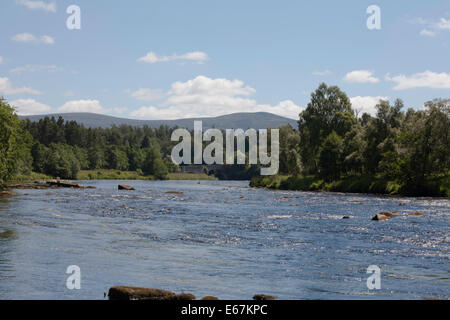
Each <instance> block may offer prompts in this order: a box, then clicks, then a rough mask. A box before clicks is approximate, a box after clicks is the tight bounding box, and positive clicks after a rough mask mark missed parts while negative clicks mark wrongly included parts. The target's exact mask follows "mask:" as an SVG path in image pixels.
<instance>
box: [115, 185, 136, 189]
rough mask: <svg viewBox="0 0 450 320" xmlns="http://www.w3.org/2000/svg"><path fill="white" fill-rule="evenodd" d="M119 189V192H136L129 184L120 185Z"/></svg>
mask: <svg viewBox="0 0 450 320" xmlns="http://www.w3.org/2000/svg"><path fill="white" fill-rule="evenodd" d="M118 189H119V190H136V189H134V188H133V187H132V186H129V185H127V184H119V186H118Z"/></svg>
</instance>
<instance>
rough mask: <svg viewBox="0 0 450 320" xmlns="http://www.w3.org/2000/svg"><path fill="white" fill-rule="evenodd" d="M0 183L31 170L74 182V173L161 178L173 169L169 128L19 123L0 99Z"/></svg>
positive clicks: (60, 120)
mask: <svg viewBox="0 0 450 320" xmlns="http://www.w3.org/2000/svg"><path fill="white" fill-rule="evenodd" d="M0 124H1V126H0V183H1V184H5V183H6V182H7V181H8V180H10V179H11V178H12V177H13V176H14V175H18V174H22V175H27V174H30V173H31V172H32V171H33V172H37V173H44V174H47V175H50V176H53V177H60V178H64V179H76V177H77V173H78V171H79V170H95V169H115V170H121V171H137V172H138V173H139V174H141V175H152V176H154V177H155V178H157V179H164V178H166V176H167V174H168V172H174V171H176V170H177V169H178V168H177V166H175V165H174V164H173V163H172V161H171V159H170V152H171V148H172V145H173V143H172V142H171V141H170V136H171V133H172V129H170V128H168V127H167V126H161V127H159V128H155V129H153V128H150V127H147V126H144V127H131V126H126V125H123V126H120V127H117V126H113V127H112V128H106V129H105V128H85V127H84V126H83V125H80V124H78V123H76V122H75V121H64V119H63V118H61V117H59V118H58V119H55V118H54V117H45V118H43V119H41V120H39V121H38V122H32V121H30V120H28V119H25V120H19V119H18V117H17V115H16V114H15V113H14V109H13V108H12V107H11V106H9V105H8V104H7V102H6V100H5V99H3V98H1V99H0Z"/></svg>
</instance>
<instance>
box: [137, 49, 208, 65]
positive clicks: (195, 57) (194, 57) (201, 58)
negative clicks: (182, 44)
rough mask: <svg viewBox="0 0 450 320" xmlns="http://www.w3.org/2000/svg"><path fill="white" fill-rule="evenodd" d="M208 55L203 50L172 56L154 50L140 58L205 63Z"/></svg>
mask: <svg viewBox="0 0 450 320" xmlns="http://www.w3.org/2000/svg"><path fill="white" fill-rule="evenodd" d="M208 59H209V58H208V55H207V54H206V53H204V52H201V51H194V52H188V53H185V54H182V55H177V54H173V55H171V56H158V55H157V54H156V53H154V52H149V53H147V54H146V55H145V56H143V57H141V58H139V59H138V61H140V62H146V63H157V62H168V61H173V60H188V61H194V62H197V63H204V62H205V61H206V60H208Z"/></svg>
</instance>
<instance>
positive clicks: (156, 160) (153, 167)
mask: <svg viewBox="0 0 450 320" xmlns="http://www.w3.org/2000/svg"><path fill="white" fill-rule="evenodd" d="M142 171H143V172H144V174H145V175H153V176H155V177H156V178H157V179H167V173H168V170H167V167H166V165H165V164H164V162H163V160H162V159H161V154H160V153H159V152H158V151H157V150H154V149H152V148H148V149H146V151H145V160H144V165H143V166H142Z"/></svg>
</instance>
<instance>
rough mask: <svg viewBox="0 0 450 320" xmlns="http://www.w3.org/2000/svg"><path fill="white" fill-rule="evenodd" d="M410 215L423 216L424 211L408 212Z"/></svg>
mask: <svg viewBox="0 0 450 320" xmlns="http://www.w3.org/2000/svg"><path fill="white" fill-rule="evenodd" d="M408 215H409V216H423V213H420V212H410V213H408Z"/></svg>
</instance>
